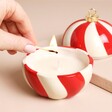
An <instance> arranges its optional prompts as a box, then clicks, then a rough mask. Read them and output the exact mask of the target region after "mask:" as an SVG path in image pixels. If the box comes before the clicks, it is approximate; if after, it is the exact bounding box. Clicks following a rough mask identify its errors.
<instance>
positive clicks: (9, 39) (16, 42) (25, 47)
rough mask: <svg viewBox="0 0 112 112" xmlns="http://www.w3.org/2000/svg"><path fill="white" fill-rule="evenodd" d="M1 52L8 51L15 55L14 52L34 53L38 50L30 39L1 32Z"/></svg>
mask: <svg viewBox="0 0 112 112" xmlns="http://www.w3.org/2000/svg"><path fill="white" fill-rule="evenodd" d="M0 50H8V51H9V53H12V54H13V53H15V52H13V51H20V52H26V53H32V52H35V51H36V48H35V47H34V46H33V43H32V42H31V41H29V40H28V39H26V38H24V37H22V36H17V35H14V34H11V33H8V32H6V31H3V30H0Z"/></svg>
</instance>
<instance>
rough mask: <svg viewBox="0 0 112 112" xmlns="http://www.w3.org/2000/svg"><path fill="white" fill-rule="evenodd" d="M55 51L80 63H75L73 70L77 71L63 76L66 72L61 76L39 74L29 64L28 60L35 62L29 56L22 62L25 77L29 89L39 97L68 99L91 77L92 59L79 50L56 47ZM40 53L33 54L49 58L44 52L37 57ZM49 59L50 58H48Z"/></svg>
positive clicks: (38, 51)
mask: <svg viewBox="0 0 112 112" xmlns="http://www.w3.org/2000/svg"><path fill="white" fill-rule="evenodd" d="M64 50H67V52H68V53H67V52H66V53H65V52H64ZM57 51H58V52H60V53H62V54H63V55H68V56H73V57H74V58H76V59H77V60H79V61H80V62H81V63H79V62H77V61H75V62H76V68H74V69H77V70H75V72H73V73H70V74H68V73H67V74H65V73H66V72H65V73H63V74H62V73H61V74H57V73H56V74H55V73H54V72H52V71H51V72H49V73H45V71H42V72H41V71H39V68H36V69H35V67H34V68H33V65H31V64H30V63H31V61H30V60H35V59H34V58H32V56H31V55H32V54H30V55H28V56H26V58H25V59H24V60H23V65H24V66H23V67H24V72H25V77H26V80H27V81H28V83H29V84H30V85H31V87H32V88H33V89H34V90H35V91H36V92H37V93H38V94H39V95H41V96H44V97H48V98H51V99H63V98H69V97H72V96H74V95H76V94H77V93H78V92H79V91H80V90H81V89H82V88H83V87H84V86H85V85H87V84H88V83H89V81H90V79H91V76H92V64H93V59H92V58H91V57H90V56H89V55H88V53H86V52H85V51H82V50H80V49H73V48H65V47H58V49H57ZM40 52H41V50H37V51H36V52H35V53H34V54H33V55H35V58H38V59H41V58H44V57H45V56H47V57H48V56H49V53H48V54H46V52H43V53H45V55H42V56H39V54H40ZM54 55H55V54H54ZM58 55H59V54H58ZM30 56H31V57H30ZM49 58H52V57H50V56H49ZM38 59H37V60H38ZM32 62H33V61H32ZM36 62H37V61H36ZM65 62H66V60H65ZM75 62H74V63H75ZM63 63H64V62H63ZM38 64H39V63H38V62H37V65H38ZM78 64H80V65H78ZM48 66H49V64H48ZM69 66H70V65H69ZM72 66H73V65H72V64H71V68H72ZM65 69H67V68H65ZM65 71H66V70H65ZM52 73H53V74H52Z"/></svg>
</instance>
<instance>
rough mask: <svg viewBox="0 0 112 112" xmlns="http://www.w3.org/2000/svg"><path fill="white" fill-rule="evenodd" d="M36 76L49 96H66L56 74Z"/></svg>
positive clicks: (54, 97)
mask: <svg viewBox="0 0 112 112" xmlns="http://www.w3.org/2000/svg"><path fill="white" fill-rule="evenodd" d="M38 78H39V80H40V82H41V84H42V86H43V88H44V89H45V91H46V93H47V95H48V97H49V98H52V99H62V98H65V97H67V94H68V93H67V91H66V89H65V87H64V86H63V85H62V83H61V82H60V80H59V79H58V77H57V76H53V77H45V76H42V75H41V74H38Z"/></svg>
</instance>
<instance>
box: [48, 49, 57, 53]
mask: <svg viewBox="0 0 112 112" xmlns="http://www.w3.org/2000/svg"><path fill="white" fill-rule="evenodd" d="M48 51H49V52H53V53H56V54H58V51H54V50H48Z"/></svg>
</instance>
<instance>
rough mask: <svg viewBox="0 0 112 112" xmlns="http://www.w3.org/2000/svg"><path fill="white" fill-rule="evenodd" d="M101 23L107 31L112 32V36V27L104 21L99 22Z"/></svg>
mask: <svg viewBox="0 0 112 112" xmlns="http://www.w3.org/2000/svg"><path fill="white" fill-rule="evenodd" d="M99 23H100V24H102V25H103V26H104V27H105V29H107V30H108V31H109V32H110V34H112V26H110V25H109V24H107V23H105V22H103V21H99Z"/></svg>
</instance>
